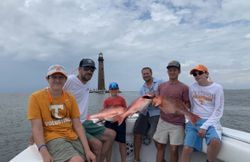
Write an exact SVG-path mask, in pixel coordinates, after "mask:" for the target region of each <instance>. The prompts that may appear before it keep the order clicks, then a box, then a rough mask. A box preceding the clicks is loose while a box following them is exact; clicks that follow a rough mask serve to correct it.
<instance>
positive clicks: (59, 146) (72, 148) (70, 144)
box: [47, 138, 86, 162]
mask: <svg viewBox="0 0 250 162" xmlns="http://www.w3.org/2000/svg"><path fill="white" fill-rule="evenodd" d="M47 147H48V151H49V153H50V154H51V156H52V157H53V159H54V162H64V161H68V160H69V159H71V158H72V157H74V156H79V155H80V156H81V157H82V158H83V160H86V157H85V153H84V150H83V146H82V143H81V142H80V140H79V139H76V140H67V139H64V138H57V139H53V140H51V141H49V142H48V143H47Z"/></svg>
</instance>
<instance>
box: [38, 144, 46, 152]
mask: <svg viewBox="0 0 250 162" xmlns="http://www.w3.org/2000/svg"><path fill="white" fill-rule="evenodd" d="M43 147H46V148H47V145H46V144H41V145H38V151H39V152H40V150H41V149H42V148H43Z"/></svg>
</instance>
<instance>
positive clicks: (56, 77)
mask: <svg viewBox="0 0 250 162" xmlns="http://www.w3.org/2000/svg"><path fill="white" fill-rule="evenodd" d="M49 78H51V79H54V80H55V79H59V80H62V79H65V78H66V77H65V76H61V75H59V76H58V75H51V76H49Z"/></svg>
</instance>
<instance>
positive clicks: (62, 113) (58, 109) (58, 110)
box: [49, 104, 67, 119]
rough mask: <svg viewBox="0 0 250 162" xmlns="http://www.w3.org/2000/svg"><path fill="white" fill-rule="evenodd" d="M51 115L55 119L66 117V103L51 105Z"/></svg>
mask: <svg viewBox="0 0 250 162" xmlns="http://www.w3.org/2000/svg"><path fill="white" fill-rule="evenodd" d="M49 109H50V112H51V116H52V118H54V119H62V118H65V117H66V115H67V112H66V109H65V108H64V105H62V104H61V105H50V107H49Z"/></svg>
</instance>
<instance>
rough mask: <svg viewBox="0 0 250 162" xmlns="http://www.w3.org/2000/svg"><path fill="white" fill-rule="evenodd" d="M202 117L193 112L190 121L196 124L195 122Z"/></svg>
mask: <svg viewBox="0 0 250 162" xmlns="http://www.w3.org/2000/svg"><path fill="white" fill-rule="evenodd" d="M199 119H200V117H199V116H198V115H195V114H192V116H191V119H190V122H191V123H192V124H193V125H195V123H196V122H197V121H198V120H199Z"/></svg>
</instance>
